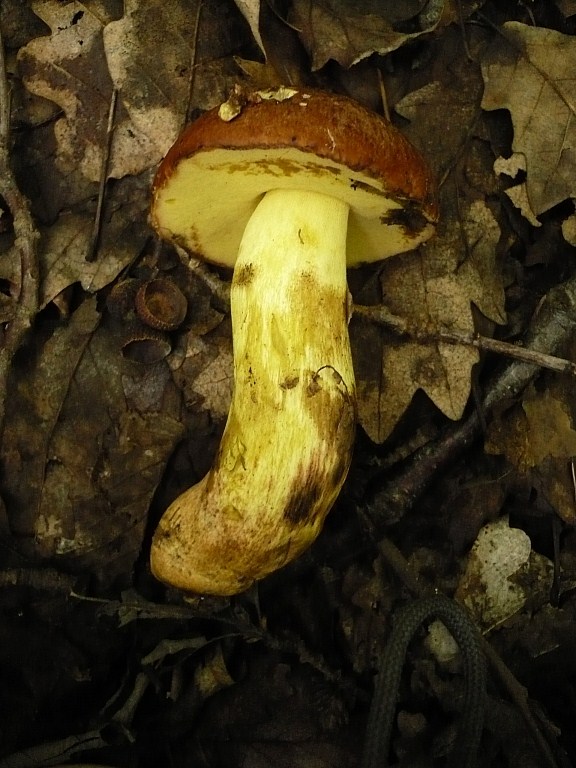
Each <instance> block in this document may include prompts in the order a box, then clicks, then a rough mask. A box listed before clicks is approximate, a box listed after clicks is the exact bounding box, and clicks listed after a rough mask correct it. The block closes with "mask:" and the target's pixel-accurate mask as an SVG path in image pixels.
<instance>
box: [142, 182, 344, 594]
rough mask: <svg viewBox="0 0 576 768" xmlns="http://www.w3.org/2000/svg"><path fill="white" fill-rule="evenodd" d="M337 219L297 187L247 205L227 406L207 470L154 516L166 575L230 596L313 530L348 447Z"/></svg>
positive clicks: (154, 559) (334, 491) (157, 563)
mask: <svg viewBox="0 0 576 768" xmlns="http://www.w3.org/2000/svg"><path fill="white" fill-rule="evenodd" d="M347 223H348V204H347V203H344V202H342V201H340V200H337V199H335V198H332V197H330V196H328V195H324V194H320V193H317V192H309V191H301V190H285V189H276V190H273V191H271V192H268V193H267V194H266V195H265V196H264V197H263V198H262V200H261V201H260V203H259V204H258V206H257V207H256V209H255V211H254V213H253V214H252V216H251V218H250V220H249V222H248V224H247V226H246V229H245V232H244V235H243V238H242V242H241V245H240V248H239V254H238V259H237V262H236V268H235V271H234V278H233V281H232V291H231V313H232V330H233V343H234V377H235V379H234V394H233V399H232V406H231V410H230V413H229V415H228V421H227V423H226V428H225V431H224V435H223V437H222V442H221V444H220V448H219V451H218V454H217V456H216V459H215V462H214V465H213V467H212V469H211V470H210V471H209V473H208V474H207V475H206V476H205V477H204V479H203V480H201V481H200V482H199V483H198V484H196V485H194V486H193V487H192V488H190V489H188V490H187V491H185V492H184V493H183V494H182V495H181V496H180V497H179V498H177V499H176V501H174V502H173V504H172V505H171V506H170V507H169V509H168V510H167V511H166V513H165V514H164V516H163V518H162V520H161V521H160V524H159V527H158V530H157V531H156V534H155V536H154V541H153V544H152V552H151V564H152V570H153V572H154V574H155V575H156V576H157V577H158V578H159V579H161V580H162V581H165V582H168V583H170V584H172V585H174V586H177V587H180V588H183V589H186V590H189V591H192V592H197V593H210V594H219V595H229V594H234V593H237V592H240V591H242V590H243V589H246V588H247V587H248V586H250V584H251V583H252V582H253V581H254V580H256V579H260V578H262V577H263V576H266V575H267V574H268V573H270V572H272V571H274V570H276V569H278V568H280V567H282V566H283V565H285V564H286V563H288V562H289V561H290V560H292V559H293V558H295V557H296V556H297V555H298V554H300V553H301V552H302V551H303V550H304V549H305V548H306V547H308V546H309V545H310V544H311V543H312V541H313V540H314V539H315V538H316V536H317V535H318V533H319V532H320V530H321V528H322V524H323V521H324V518H325V516H326V514H327V513H328V511H329V510H330V507H331V506H332V504H333V503H334V501H335V499H336V497H337V495H338V493H339V491H340V488H341V487H342V484H343V482H344V480H345V478H346V474H347V472H348V468H349V464H350V458H351V453H352V447H353V442H354V427H355V418H356V393H355V382H354V372H353V367H352V358H351V353H350V344H349V339H348V309H347V303H348V302H347V297H348V290H347V284H346V233H347Z"/></svg>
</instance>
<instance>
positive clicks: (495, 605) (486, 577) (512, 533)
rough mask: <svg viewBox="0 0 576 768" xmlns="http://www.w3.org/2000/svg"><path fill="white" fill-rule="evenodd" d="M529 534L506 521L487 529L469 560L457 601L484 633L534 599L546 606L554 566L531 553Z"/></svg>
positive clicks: (504, 519)
mask: <svg viewBox="0 0 576 768" xmlns="http://www.w3.org/2000/svg"><path fill="white" fill-rule="evenodd" d="M531 549H532V548H531V543H530V538H529V537H528V534H526V533H525V532H524V531H522V530H520V529H519V528H510V526H509V524H508V520H507V519H506V518H503V519H501V520H498V521H496V522H494V523H488V525H485V526H484V527H483V528H482V529H481V531H480V533H479V534H478V537H477V539H476V541H475V542H474V545H473V547H472V549H471V551H470V554H469V556H468V562H467V565H466V571H465V573H464V575H463V576H462V578H461V579H460V583H459V584H458V589H457V591H456V598H457V599H458V600H459V601H460V602H462V603H463V604H464V605H465V606H466V607H467V608H468V610H469V611H470V612H471V613H472V615H473V616H474V618H475V620H476V621H477V622H478V624H480V625H481V626H482V627H483V628H484V629H485V630H489V629H493V628H495V627H497V626H498V625H500V624H502V622H504V621H506V619H509V618H510V617H511V616H513V615H514V614H515V613H518V611H520V610H521V609H522V608H523V607H524V605H526V603H527V602H528V601H530V602H531V603H532V604H533V603H534V599H535V597H538V596H539V597H540V598H541V599H542V602H547V600H548V594H549V590H550V587H551V584H552V572H553V566H552V563H551V562H550V561H549V560H548V559H547V558H545V557H542V555H538V554H537V553H533V552H532V551H531Z"/></svg>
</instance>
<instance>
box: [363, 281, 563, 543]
mask: <svg viewBox="0 0 576 768" xmlns="http://www.w3.org/2000/svg"><path fill="white" fill-rule="evenodd" d="M575 328H576V277H572V278H570V280H567V281H566V282H565V283H562V284H561V285H558V286H556V287H555V288H553V289H552V290H551V291H550V292H549V293H548V294H547V295H546V297H545V300H544V301H543V302H542V304H541V307H540V310H539V312H538V313H537V314H536V316H535V317H534V318H533V321H532V324H531V326H530V328H529V329H528V332H527V333H526V338H525V345H526V347H525V348H526V349H527V350H532V351H533V352H537V353H542V354H546V355H548V353H554V352H555V351H556V350H559V349H561V348H562V347H563V346H564V345H565V344H566V343H567V342H568V341H569V340H570V339H571V338H572V336H573V334H574V329H575ZM540 370H541V369H540V368H539V366H538V365H537V364H535V363H533V362H526V361H525V360H514V361H513V362H511V363H509V364H508V365H507V366H506V367H505V368H504V369H503V370H501V372H500V373H499V374H497V375H496V376H495V377H494V378H493V379H492V380H491V381H489V382H488V384H487V387H486V393H485V395H484V398H483V399H482V401H481V403H480V409H476V410H474V411H473V412H472V413H471V414H470V415H469V416H468V418H466V419H463V420H462V421H460V422H458V423H457V424H454V425H452V426H450V427H448V428H447V429H446V430H444V432H443V433H442V434H441V435H440V436H439V437H438V439H437V440H434V441H431V442H430V443H428V444H427V445H425V446H423V447H422V448H420V449H418V450H417V451H415V453H414V454H413V455H412V457H411V460H410V461H409V462H408V463H407V464H406V465H405V466H404V467H403V468H402V470H401V471H400V472H398V473H397V474H396V475H395V477H393V478H392V479H389V476H390V472H389V469H388V468H387V469H386V483H385V484H384V485H383V486H382V487H381V489H380V490H379V491H378V492H377V493H376V494H375V497H374V499H373V502H372V503H371V504H370V508H369V515H370V518H371V520H372V522H373V524H374V525H375V527H377V528H383V527H384V526H387V525H390V524H392V523H394V522H397V521H398V520H400V519H401V518H402V517H403V516H404V515H405V514H406V513H407V512H408V511H409V510H410V509H412V507H413V506H414V505H415V504H416V502H417V501H418V499H419V498H420V497H421V496H422V494H423V493H424V492H425V491H426V489H427V488H428V487H429V486H430V485H431V483H432V482H433V481H434V480H435V478H436V477H437V476H438V475H439V474H440V472H441V471H442V470H443V469H445V468H446V467H447V466H448V465H449V464H450V463H451V462H452V461H454V460H456V459H457V458H459V457H461V456H462V453H463V452H464V451H465V450H467V449H468V448H470V447H471V445H472V444H473V443H474V442H475V441H476V440H477V439H478V438H479V437H480V436H481V434H482V426H481V425H482V418H481V415H482V416H484V417H485V416H486V415H487V414H488V413H489V412H490V411H491V410H492V409H493V408H494V407H495V406H497V405H498V404H499V403H506V402H510V401H512V400H513V399H514V398H516V397H518V396H519V395H520V394H521V392H522V391H523V390H524V389H525V388H526V387H527V386H528V384H530V382H531V381H532V380H533V379H534V378H535V377H536V375H537V374H538V373H539V372H540Z"/></svg>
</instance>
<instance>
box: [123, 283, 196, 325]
mask: <svg viewBox="0 0 576 768" xmlns="http://www.w3.org/2000/svg"><path fill="white" fill-rule="evenodd" d="M135 305H136V312H137V314H138V317H139V318H140V319H141V320H142V322H143V323H146V325H149V326H150V327H151V328H158V329H159V330H162V331H173V330H174V329H175V328H178V327H179V326H180V325H182V323H183V322H184V318H185V317H186V312H187V311H188V300H187V299H186V296H184V294H183V293H182V291H181V290H180V288H178V286H177V285H176V283H175V282H174V281H173V280H171V279H170V278H168V277H156V278H154V279H153V280H148V281H147V282H145V283H143V284H142V285H141V286H140V287H139V288H138V291H137V292H136V298H135Z"/></svg>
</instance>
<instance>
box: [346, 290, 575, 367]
mask: <svg viewBox="0 0 576 768" xmlns="http://www.w3.org/2000/svg"><path fill="white" fill-rule="evenodd" d="M354 314H355V315H357V316H358V317H359V318H361V319H363V320H368V321H370V322H372V323H375V324H377V325H382V326H384V327H386V328H389V329H390V330H391V331H393V332H394V333H397V334H400V335H402V336H409V337H410V338H411V339H414V340H415V341H420V342H422V343H424V344H434V343H442V344H452V345H462V346H466V347H475V348H476V349H481V350H483V351H485V352H495V353H496V354H499V355H504V356H505V357H511V358H513V359H514V360H521V361H522V362H525V363H531V364H533V365H537V366H539V367H540V368H548V369H549V370H551V371H558V372H559V373H568V374H570V375H571V376H576V363H573V362H572V361H571V360H565V359H564V358H561V357H555V356H554V355H549V354H547V353H545V352H538V351H537V350H535V349H526V347H522V346H518V345H517V344H510V343H508V342H506V341H498V340H497V339H491V338H489V337H487V336H480V335H479V334H475V333H466V332H464V331H442V330H439V331H429V330H426V329H418V328H412V327H410V328H409V326H408V324H407V323H406V321H405V320H403V319H402V318H400V317H398V316H396V315H393V314H391V313H390V312H389V311H388V310H387V309H386V308H385V307H382V306H380V305H375V306H369V307H367V306H362V305H359V304H355V305H354Z"/></svg>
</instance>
